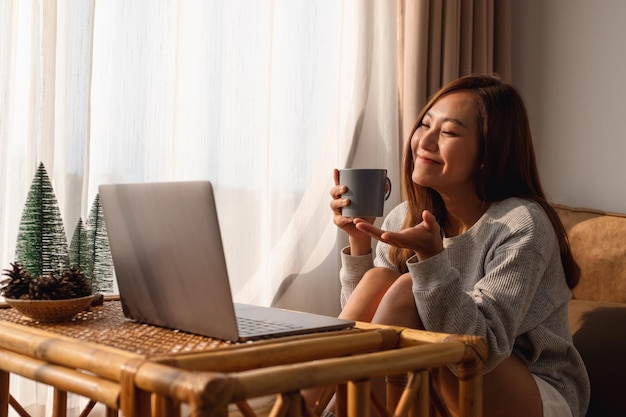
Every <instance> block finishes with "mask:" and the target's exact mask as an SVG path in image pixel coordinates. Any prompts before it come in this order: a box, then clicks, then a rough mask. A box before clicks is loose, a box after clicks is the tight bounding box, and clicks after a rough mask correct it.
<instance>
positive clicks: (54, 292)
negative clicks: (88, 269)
mask: <svg viewBox="0 0 626 417" xmlns="http://www.w3.org/2000/svg"><path fill="white" fill-rule="evenodd" d="M88 295H91V286H90V285H89V282H88V281H87V278H86V277H85V275H84V274H83V273H82V272H81V271H80V269H78V268H76V267H72V268H70V269H66V270H64V271H63V273H59V272H50V273H48V274H46V275H42V276H40V277H38V278H35V279H33V280H32V281H31V283H30V287H29V297H30V299H32V300H67V299H69V298H78V297H86V296H88Z"/></svg>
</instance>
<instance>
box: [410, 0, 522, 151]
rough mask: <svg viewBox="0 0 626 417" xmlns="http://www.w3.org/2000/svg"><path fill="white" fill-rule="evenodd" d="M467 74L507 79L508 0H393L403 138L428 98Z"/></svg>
mask: <svg viewBox="0 0 626 417" xmlns="http://www.w3.org/2000/svg"><path fill="white" fill-rule="evenodd" d="M470 73H498V74H499V75H500V77H501V78H502V79H503V80H504V81H507V82H510V81H511V0H398V90H399V101H400V103H399V108H400V123H399V128H400V139H401V141H402V142H404V141H405V140H407V139H408V138H407V135H408V134H410V132H411V129H412V127H413V124H414V122H415V119H416V118H417V115H418V113H419V111H420V110H421V108H422V106H424V104H426V101H427V100H428V98H429V97H430V96H431V95H432V94H433V93H435V92H436V91H437V90H438V89H439V88H440V87H441V86H443V85H445V84H446V83H448V82H450V81H452V80H454V79H455V78H458V77H460V76H463V75H467V74H470Z"/></svg>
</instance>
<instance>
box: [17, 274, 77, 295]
mask: <svg viewBox="0 0 626 417" xmlns="http://www.w3.org/2000/svg"><path fill="white" fill-rule="evenodd" d="M60 280H61V276H60V275H59V274H58V273H57V272H49V273H47V274H46V275H41V276H39V277H37V278H34V279H33V280H32V281H31V282H30V287H29V288H28V298H30V299H31V300H60V299H61V298H59V294H58V292H59V282H60ZM70 298H72V297H70Z"/></svg>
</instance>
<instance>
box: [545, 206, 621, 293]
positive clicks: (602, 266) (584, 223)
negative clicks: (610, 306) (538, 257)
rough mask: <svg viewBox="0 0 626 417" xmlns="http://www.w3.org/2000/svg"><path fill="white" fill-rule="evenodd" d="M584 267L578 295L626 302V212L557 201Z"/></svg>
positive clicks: (560, 213)
mask: <svg viewBox="0 0 626 417" xmlns="http://www.w3.org/2000/svg"><path fill="white" fill-rule="evenodd" d="M553 207H554V208H555V209H556V211H557V213H558V215H559V217H560V218H561V221H562V222H563V226H565V230H566V231H567V234H568V237H569V240H570V245H571V248H572V254H573V256H574V259H575V260H576V262H577V263H578V266H579V267H580V272H581V276H580V282H579V283H578V285H577V286H576V288H574V290H573V294H574V298H576V299H580V300H590V301H608V302H615V303H626V215H621V214H615V213H606V212H602V211H598V210H590V209H577V208H571V207H567V206H563V205H559V204H553Z"/></svg>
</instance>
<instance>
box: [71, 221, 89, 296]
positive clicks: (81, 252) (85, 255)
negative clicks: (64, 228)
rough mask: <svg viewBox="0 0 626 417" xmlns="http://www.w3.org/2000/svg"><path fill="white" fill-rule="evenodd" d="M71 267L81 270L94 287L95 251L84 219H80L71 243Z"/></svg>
mask: <svg viewBox="0 0 626 417" xmlns="http://www.w3.org/2000/svg"><path fill="white" fill-rule="evenodd" d="M69 256H70V266H71V267H76V268H78V269H80V270H81V271H82V272H83V274H85V278H86V279H87V281H88V282H89V283H90V284H91V286H92V288H94V289H95V287H94V282H93V251H92V250H91V245H90V244H89V238H88V237H87V230H86V229H85V226H84V224H83V219H78V223H77V224H76V227H75V228H74V233H73V235H72V240H71V241H70V253H69Z"/></svg>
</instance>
